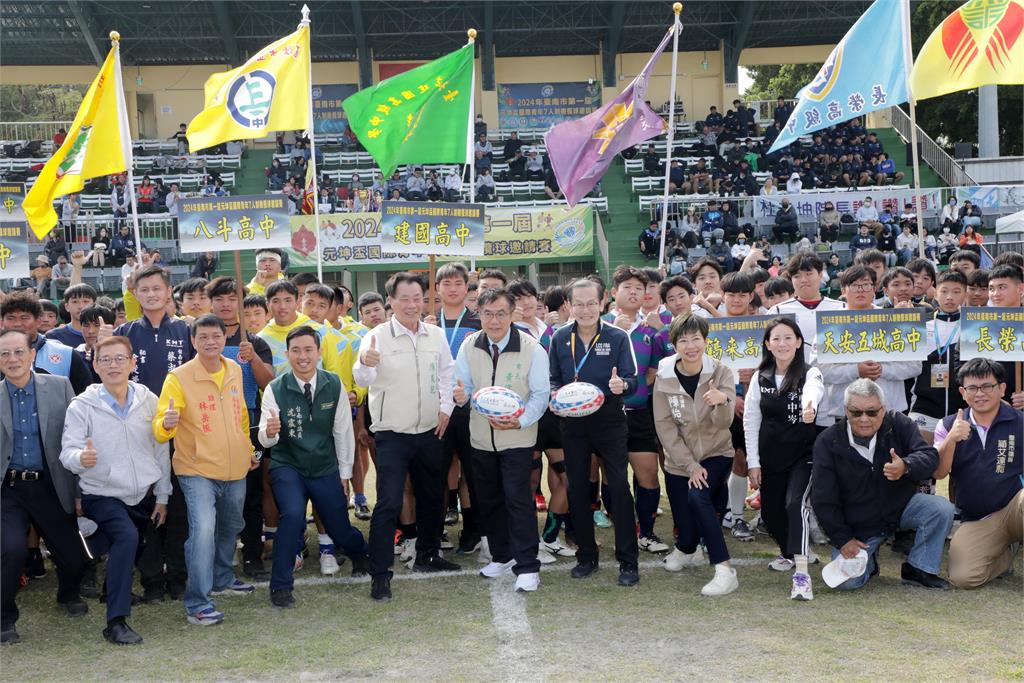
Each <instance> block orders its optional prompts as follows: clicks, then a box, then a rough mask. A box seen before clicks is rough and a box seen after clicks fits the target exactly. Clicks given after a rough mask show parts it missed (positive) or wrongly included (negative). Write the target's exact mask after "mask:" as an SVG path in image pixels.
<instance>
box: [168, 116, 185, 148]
mask: <svg viewBox="0 0 1024 683" xmlns="http://www.w3.org/2000/svg"><path fill="white" fill-rule="evenodd" d="M187 130H188V126H186V125H185V124H184V123H182V124H179V125H178V130H177V131H176V132H175V133H173V134H172V135H171V137H169V138H167V139H168V140H174V141H175V142H177V143H178V156H184V155H186V154H188V138H187V137H186V136H185V131H187Z"/></svg>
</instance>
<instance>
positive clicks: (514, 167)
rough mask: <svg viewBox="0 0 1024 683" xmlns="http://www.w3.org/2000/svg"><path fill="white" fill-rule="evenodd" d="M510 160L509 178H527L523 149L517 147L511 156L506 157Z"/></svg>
mask: <svg viewBox="0 0 1024 683" xmlns="http://www.w3.org/2000/svg"><path fill="white" fill-rule="evenodd" d="M505 160H506V161H508V177H509V180H513V181H515V180H519V181H522V180H526V157H525V156H524V155H523V150H522V149H517V150H516V151H515V153H514V154H513V155H512V156H511V157H505Z"/></svg>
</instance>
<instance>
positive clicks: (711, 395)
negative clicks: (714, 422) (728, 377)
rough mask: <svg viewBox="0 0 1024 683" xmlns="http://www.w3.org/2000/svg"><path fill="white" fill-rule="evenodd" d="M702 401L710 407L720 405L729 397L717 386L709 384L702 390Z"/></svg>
mask: <svg viewBox="0 0 1024 683" xmlns="http://www.w3.org/2000/svg"><path fill="white" fill-rule="evenodd" d="M701 398H703V399H704V402H705V403H707V404H708V405H709V406H711V407H712V408H714V407H716V406H720V405H722V404H723V403H725V402H726V401H728V400H729V397H728V396H726V395H725V392H724V391H721V390H720V389H719V388H718V387H716V386H714V385H711V388H710V389H708V390H707V391H705V392H704V396H702V397H701Z"/></svg>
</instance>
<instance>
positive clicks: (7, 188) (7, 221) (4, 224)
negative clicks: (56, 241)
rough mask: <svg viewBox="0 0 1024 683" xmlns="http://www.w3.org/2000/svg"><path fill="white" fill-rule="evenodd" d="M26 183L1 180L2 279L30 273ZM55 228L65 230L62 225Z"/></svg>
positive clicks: (0, 242)
mask: <svg viewBox="0 0 1024 683" xmlns="http://www.w3.org/2000/svg"><path fill="white" fill-rule="evenodd" d="M24 200H25V185H24V184H23V183H0V279H6V278H23V277H28V276H29V271H30V270H31V268H32V266H31V264H30V263H29V260H28V223H27V222H25V210H24V209H22V208H21V203H22V202H23V201H24ZM54 229H55V230H63V228H62V227H61V226H60V225H58V226H57V227H56V228H54Z"/></svg>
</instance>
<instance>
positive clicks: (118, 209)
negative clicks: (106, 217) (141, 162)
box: [51, 181, 132, 263]
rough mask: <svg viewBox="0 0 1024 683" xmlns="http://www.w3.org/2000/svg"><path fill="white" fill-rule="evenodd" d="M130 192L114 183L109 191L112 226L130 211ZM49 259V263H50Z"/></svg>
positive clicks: (122, 184)
mask: <svg viewBox="0 0 1024 683" xmlns="http://www.w3.org/2000/svg"><path fill="white" fill-rule="evenodd" d="M130 192H131V190H127V189H125V186H124V183H122V182H120V181H114V189H113V190H111V191H110V211H111V213H113V214H114V224H115V225H121V223H122V222H123V219H124V218H125V217H126V216H127V215H128V212H129V211H130V210H131V201H132V200H131V195H130V194H129V193H130ZM52 262H53V261H52V259H51V263H52Z"/></svg>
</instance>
